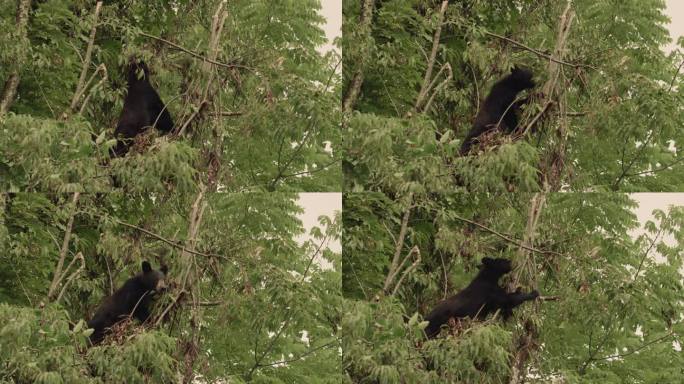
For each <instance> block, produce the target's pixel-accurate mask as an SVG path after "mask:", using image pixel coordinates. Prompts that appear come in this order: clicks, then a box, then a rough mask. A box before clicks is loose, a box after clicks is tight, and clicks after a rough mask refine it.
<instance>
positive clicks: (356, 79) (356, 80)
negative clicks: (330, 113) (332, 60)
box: [342, 0, 375, 113]
mask: <svg viewBox="0 0 684 384" xmlns="http://www.w3.org/2000/svg"><path fill="white" fill-rule="evenodd" d="M374 6H375V1H374V0H363V2H362V3H361V15H360V16H359V29H360V30H361V31H364V33H365V34H366V37H368V38H367V39H366V41H365V42H364V50H363V53H362V54H361V56H362V61H361V63H359V68H358V69H357V70H356V71H355V72H354V75H352V79H351V81H350V83H349V88H347V93H346V94H345V95H344V98H343V99H342V112H343V113H346V112H349V111H351V110H352V108H353V107H354V104H355V103H356V99H358V97H359V93H360V92H361V85H362V84H363V64H364V61H363V59H364V58H365V57H364V56H368V51H369V49H368V46H367V44H369V40H370V39H369V38H370V33H371V26H370V23H371V21H372V20H373V17H372V16H373V7H374Z"/></svg>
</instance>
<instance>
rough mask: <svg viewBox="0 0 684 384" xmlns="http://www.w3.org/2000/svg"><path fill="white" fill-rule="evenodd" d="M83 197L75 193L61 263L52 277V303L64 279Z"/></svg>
mask: <svg viewBox="0 0 684 384" xmlns="http://www.w3.org/2000/svg"><path fill="white" fill-rule="evenodd" d="M80 196H81V194H80V192H75V193H74V197H73V198H72V200H71V205H72V206H71V214H70V215H69V220H68V221H67V225H66V229H65V230H64V240H63V241H62V247H61V249H60V251H59V261H58V262H57V268H55V274H54V276H53V277H52V283H51V284H50V289H49V290H48V300H49V301H52V299H54V298H55V295H56V294H57V288H58V287H59V284H60V283H61V281H62V278H64V274H63V272H62V268H63V267H64V259H65V258H66V255H67V251H68V250H69V241H70V240H71V228H72V227H73V225H74V216H75V215H76V210H77V207H78V198H79V197H80Z"/></svg>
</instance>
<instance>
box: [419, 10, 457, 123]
mask: <svg viewBox="0 0 684 384" xmlns="http://www.w3.org/2000/svg"><path fill="white" fill-rule="evenodd" d="M447 6H449V1H448V0H444V1H442V5H441V7H440V8H439V16H438V19H437V29H436V30H435V34H434V35H433V38H432V50H431V51H430V58H429V59H428V62H427V69H426V70H425V76H424V77H423V85H422V86H421V87H420V92H419V93H418V98H417V99H416V104H415V105H414V107H413V110H414V111H415V112H416V113H420V112H421V111H423V110H424V109H423V103H424V101H425V98H426V97H427V94H428V92H429V91H430V88H431V85H434V81H433V79H432V69H433V68H434V66H435V61H436V60H437V50H438V49H439V39H440V36H441V35H442V23H443V22H444V14H445V13H446V10H447ZM435 77H436V76H435Z"/></svg>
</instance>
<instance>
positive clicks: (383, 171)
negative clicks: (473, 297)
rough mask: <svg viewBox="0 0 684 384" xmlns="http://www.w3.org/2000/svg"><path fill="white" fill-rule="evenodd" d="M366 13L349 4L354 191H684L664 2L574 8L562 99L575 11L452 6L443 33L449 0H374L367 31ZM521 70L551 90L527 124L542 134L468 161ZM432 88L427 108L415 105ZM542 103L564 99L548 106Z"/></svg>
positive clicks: (677, 89) (346, 30) (677, 94)
mask: <svg viewBox="0 0 684 384" xmlns="http://www.w3.org/2000/svg"><path fill="white" fill-rule="evenodd" d="M363 3H365V1H362V0H351V1H345V2H344V9H343V11H344V27H343V39H342V47H343V53H344V63H345V67H344V73H343V84H344V87H343V94H345V95H350V94H352V93H353V92H350V90H351V89H352V88H353V87H354V80H356V79H359V77H355V76H357V75H358V74H361V75H362V77H361V78H362V82H361V87H360V89H359V96H358V99H356V102H355V104H354V113H350V114H349V115H348V116H346V117H345V118H346V132H347V134H346V137H345V138H346V140H345V144H344V147H345V151H346V154H347V156H346V158H345V160H344V164H343V168H344V173H345V190H347V191H356V192H358V191H382V192H386V193H389V194H395V193H397V194H401V193H404V192H405V191H415V192H422V191H426V192H430V193H443V191H445V190H447V189H450V190H454V189H463V188H465V189H467V190H469V191H471V192H493V193H500V192H506V191H512V190H515V191H523V192H527V191H536V190H540V189H542V188H543V187H544V181H545V180H548V179H553V180H554V182H552V183H551V184H552V185H553V188H554V190H559V189H561V188H563V189H566V190H574V191H585V190H586V189H587V188H592V190H597V191H610V190H620V191H681V190H682V188H683V187H684V184H683V181H682V178H681V177H680V175H681V173H682V171H683V170H682V167H684V165H683V164H684V163H682V161H681V153H682V151H681V150H679V149H680V148H679V147H680V144H681V143H682V142H683V141H684V137H682V134H683V133H682V132H683V131H682V130H681V129H680V128H681V127H682V125H684V115H683V114H682V113H671V111H679V110H681V105H682V104H684V94H683V93H682V89H684V87H682V86H681V84H682V78H683V77H682V76H681V73H680V72H681V71H680V70H681V63H682V61H684V56H683V55H682V50H676V51H674V52H672V53H670V54H665V53H664V52H663V51H662V50H661V47H662V46H663V45H664V44H665V43H667V41H668V31H667V30H666V29H665V27H664V25H665V23H666V22H667V17H666V16H665V15H664V14H663V10H664V7H665V5H664V2H663V1H662V0H648V1H640V0H628V1H625V2H620V3H619V4H618V3H616V2H611V1H592V0H586V1H584V0H583V1H573V2H572V6H571V11H572V12H573V13H574V15H575V17H574V18H573V22H572V24H571V25H570V27H569V35H568V38H567V41H565V49H564V50H563V54H564V56H563V57H562V60H561V61H563V62H564V63H565V64H562V65H560V76H559V78H558V86H557V87H558V92H557V93H554V94H552V95H540V92H541V90H542V89H544V85H545V83H546V82H547V81H551V80H553V79H549V76H550V73H549V67H548V64H549V60H548V58H547V56H548V54H550V53H553V52H554V48H555V44H556V42H557V40H558V27H559V23H560V18H561V15H562V13H563V11H564V8H565V6H566V2H565V1H557V2H553V1H543V0H538V1H523V0H515V1H510V0H497V1H467V2H450V3H449V5H448V7H447V9H446V13H445V15H444V20H443V22H442V23H441V24H440V22H439V19H440V17H439V13H440V12H439V11H440V3H441V2H439V1H426V0H411V1H402V0H388V1H374V2H372V3H373V4H374V10H373V13H372V17H371V18H370V21H368V22H366V23H364V20H363V17H362V16H361V13H360V12H361V10H362V4H363ZM615 15H619V17H616V16H615ZM440 28H441V35H440V39H439V41H438V43H439V44H438V46H437V50H436V56H435V60H434V66H432V67H430V64H429V63H430V62H431V60H430V53H431V50H432V47H433V36H434V35H435V33H436V31H437V30H439V29H440ZM514 65H519V66H525V67H529V68H531V69H532V70H533V72H534V73H535V80H536V81H537V83H538V84H540V86H539V87H537V89H535V90H533V92H532V93H533V97H532V101H531V102H530V103H529V104H528V106H527V107H526V108H525V112H524V114H523V116H522V119H521V124H522V125H523V126H525V125H526V124H528V123H531V122H533V121H535V126H534V129H531V130H529V132H528V133H527V134H526V135H525V137H522V138H515V139H514V140H511V138H510V137H508V136H505V135H501V134H499V135H493V136H494V137H493V138H490V139H489V140H487V145H484V146H481V147H480V148H479V152H478V151H475V152H476V153H472V154H470V155H469V156H464V157H459V155H458V153H457V152H456V149H457V148H458V146H459V145H460V144H461V142H462V140H463V138H464V137H465V135H466V134H467V132H468V130H469V129H470V128H471V126H472V122H473V119H474V117H475V116H476V114H477V111H478V107H479V105H480V103H481V102H482V100H484V98H485V97H486V95H487V93H488V92H489V89H490V87H491V85H492V84H493V83H494V82H496V81H497V80H498V79H500V78H502V77H503V76H504V75H505V74H507V73H508V70H509V69H510V68H511V67H513V66H514ZM430 70H431V77H429V78H427V80H428V82H427V83H425V80H424V76H426V73H429V72H430ZM429 84H431V87H428V88H427V89H428V96H429V98H430V100H431V101H430V102H428V103H427V108H426V109H425V110H424V111H423V110H421V109H420V108H417V105H418V103H419V98H420V94H421V91H423V90H425V86H426V85H429ZM544 97H551V99H552V100H553V101H554V103H553V104H551V105H550V106H549V108H548V109H545V105H544ZM668 111H670V112H668ZM538 114H541V115H540V118H539V119H535V118H536V117H537V115H538ZM483 147H484V148H483ZM454 178H455V179H456V180H454ZM556 179H557V182H555V181H556Z"/></svg>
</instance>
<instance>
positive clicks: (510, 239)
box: [454, 215, 563, 256]
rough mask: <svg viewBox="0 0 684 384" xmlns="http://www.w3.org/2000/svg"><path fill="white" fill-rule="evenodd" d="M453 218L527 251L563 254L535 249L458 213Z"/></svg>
mask: <svg viewBox="0 0 684 384" xmlns="http://www.w3.org/2000/svg"><path fill="white" fill-rule="evenodd" d="M454 218H456V219H458V220H461V221H465V222H466V223H469V224H472V225H474V226H476V227H478V228H480V229H484V230H485V231H487V232H490V233H492V234H494V235H496V236H498V237H500V238H502V239H504V240H506V241H508V242H510V243H513V244H515V245H517V246H518V247H521V248H523V249H526V250H528V251H532V252H536V253H543V254H548V255H557V256H563V254H562V253H559V252H555V251H545V250H543V249H537V248H534V247H531V246H529V245H525V244H523V242H522V241H520V240H516V239H514V238H512V237H509V236H506V235H504V234H503V233H500V232H497V231H495V230H493V229H491V228H489V227H487V226H486V225H483V224H480V223H478V222H477V221H473V220H469V219H466V218H465V217H461V216H458V215H454Z"/></svg>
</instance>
